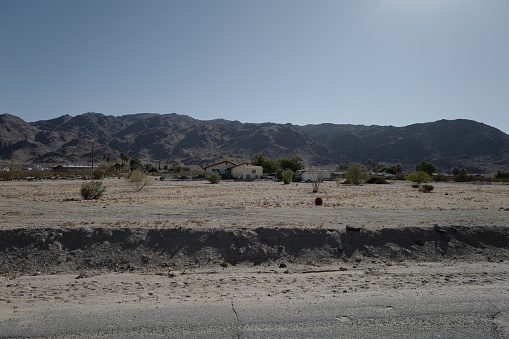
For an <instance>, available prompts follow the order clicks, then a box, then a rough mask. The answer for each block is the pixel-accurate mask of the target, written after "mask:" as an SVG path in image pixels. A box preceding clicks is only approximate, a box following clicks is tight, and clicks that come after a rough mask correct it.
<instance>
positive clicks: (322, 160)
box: [0, 113, 509, 174]
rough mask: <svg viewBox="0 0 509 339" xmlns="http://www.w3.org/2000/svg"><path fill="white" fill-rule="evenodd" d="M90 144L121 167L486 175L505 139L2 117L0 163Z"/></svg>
mask: <svg viewBox="0 0 509 339" xmlns="http://www.w3.org/2000/svg"><path fill="white" fill-rule="evenodd" d="M92 140H93V142H92ZM92 143H93V144H94V150H95V152H94V154H95V158H96V161H100V159H101V156H102V155H103V154H107V155H109V156H110V157H111V160H112V162H117V161H118V162H120V157H119V155H120V153H121V152H122V153H125V154H127V155H128V156H129V157H131V158H138V159H140V160H141V161H142V162H151V163H153V164H157V163H159V162H160V163H161V164H172V163H176V162H178V163H183V164H186V165H193V164H195V165H207V164H212V163H214V162H218V161H220V160H222V159H224V158H228V159H232V160H234V161H237V162H243V161H250V160H251V159H252V155H253V154H255V153H264V154H265V155H267V156H270V157H278V156H281V155H293V154H299V155H300V156H302V158H304V159H305V160H306V162H307V163H308V164H309V165H313V166H337V165H339V164H341V163H342V164H345V163H346V162H348V161H350V162H353V161H355V162H360V163H362V164H367V162H368V160H372V161H374V162H375V163H376V164H378V165H379V166H388V165H394V164H397V163H399V164H401V165H402V166H403V169H404V170H405V171H407V172H409V171H412V170H414V169H415V165H416V164H417V163H419V162H420V161H422V160H425V161H430V162H432V163H433V164H434V165H435V166H437V168H438V170H439V171H442V172H448V171H449V169H450V168H454V167H457V168H465V169H466V170H467V171H468V172H469V173H488V174H491V173H494V172H496V171H497V170H508V169H509V135H507V134H505V133H503V132H502V131H500V130H498V129H496V128H494V127H491V126H488V125H485V124H482V123H479V122H475V121H472V120H465V119H458V120H440V121H436V122H429V123H418V124H413V125H409V126H405V127H394V126H364V125H350V124H330V123H323V124H316V125H305V126H298V125H292V124H289V123H288V124H276V123H241V122H239V121H229V120H224V119H216V120H198V119H194V118H191V117H189V116H186V115H179V114H175V113H172V114H155V113H140V114H130V115H123V116H111V115H104V114H101V113H85V114H81V115H78V116H75V117H72V116H70V115H63V116H60V117H58V118H55V119H50V120H40V121H36V122H26V121H24V120H23V119H21V118H19V117H16V116H14V115H10V114H2V115H0V160H2V161H9V162H11V161H12V162H15V163H32V164H33V163H49V164H89V163H90V162H91V156H92Z"/></svg>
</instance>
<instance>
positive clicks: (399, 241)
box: [0, 225, 509, 274]
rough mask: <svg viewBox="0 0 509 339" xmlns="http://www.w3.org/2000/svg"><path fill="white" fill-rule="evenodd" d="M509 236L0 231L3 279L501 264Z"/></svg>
mask: <svg viewBox="0 0 509 339" xmlns="http://www.w3.org/2000/svg"><path fill="white" fill-rule="evenodd" d="M508 257H509V228H507V227H499V226H438V225H436V226H434V227H403V228H385V229H378V230H375V229H360V228H353V229H347V228H345V229H342V230H338V229H317V228H282V227H278V228H264V227H260V228H242V229H239V228H217V229H215V228H205V229H204V228H164V229H153V228H103V227H97V228H86V227H83V228H74V227H59V228H35V229H34V228H16V229H8V230H0V271H1V273H2V274H14V273H21V274H35V273H41V274H55V273H57V274H64V273H72V272H83V271H87V270H100V271H111V272H126V271H138V272H139V271H147V270H161V269H163V270H166V269H168V270H172V269H183V268H186V267H207V266H215V267H220V265H223V266H226V265H238V264H249V265H259V264H264V263H272V262H274V263H285V264H292V263H295V264H318V265H322V264H323V265H331V264H333V265H334V264H335V263H337V264H338V265H341V264H342V263H345V262H361V261H368V260H369V261H372V262H380V263H397V262H402V261H428V262H429V261H442V260H448V259H453V260H462V261H493V262H501V261H503V260H505V259H506V258H508Z"/></svg>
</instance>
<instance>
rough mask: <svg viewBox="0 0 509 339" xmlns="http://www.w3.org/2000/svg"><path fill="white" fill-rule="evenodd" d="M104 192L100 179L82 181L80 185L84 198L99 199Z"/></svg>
mask: <svg viewBox="0 0 509 339" xmlns="http://www.w3.org/2000/svg"><path fill="white" fill-rule="evenodd" d="M104 192H106V188H105V187H104V186H103V183H102V182H101V181H91V182H84V183H83V185H81V190H80V193H81V197H82V198H83V199H85V200H92V199H99V198H101V197H102V195H103V194H104Z"/></svg>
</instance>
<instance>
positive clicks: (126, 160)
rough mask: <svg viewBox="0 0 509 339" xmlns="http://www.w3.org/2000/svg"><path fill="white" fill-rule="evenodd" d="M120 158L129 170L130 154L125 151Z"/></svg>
mask: <svg viewBox="0 0 509 339" xmlns="http://www.w3.org/2000/svg"><path fill="white" fill-rule="evenodd" d="M120 160H122V166H123V167H124V169H125V170H127V164H128V163H129V156H128V155H127V154H125V153H120Z"/></svg>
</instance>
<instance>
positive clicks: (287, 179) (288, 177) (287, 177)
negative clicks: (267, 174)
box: [281, 169, 295, 185]
mask: <svg viewBox="0 0 509 339" xmlns="http://www.w3.org/2000/svg"><path fill="white" fill-rule="evenodd" d="M294 174H295V173H293V171H292V170H291V169H286V170H284V171H283V172H282V173H281V178H282V179H283V183H284V184H285V185H288V184H289V183H291V182H292V179H293V176H294Z"/></svg>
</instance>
